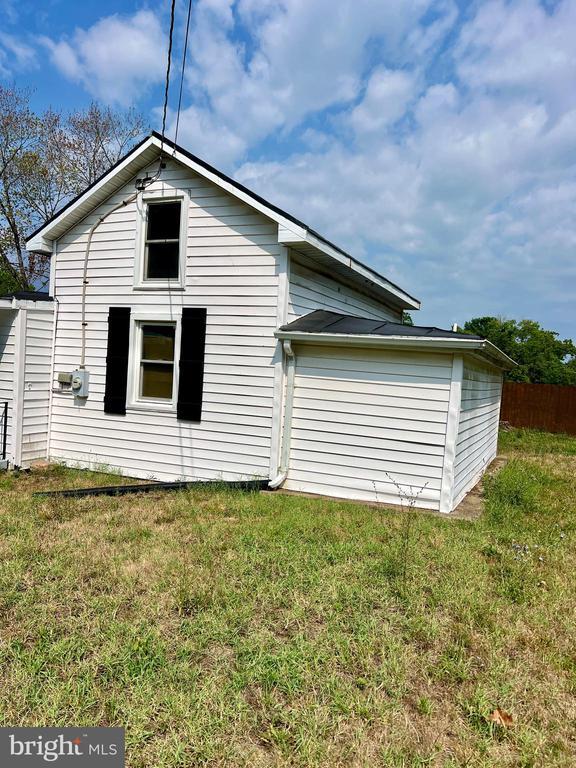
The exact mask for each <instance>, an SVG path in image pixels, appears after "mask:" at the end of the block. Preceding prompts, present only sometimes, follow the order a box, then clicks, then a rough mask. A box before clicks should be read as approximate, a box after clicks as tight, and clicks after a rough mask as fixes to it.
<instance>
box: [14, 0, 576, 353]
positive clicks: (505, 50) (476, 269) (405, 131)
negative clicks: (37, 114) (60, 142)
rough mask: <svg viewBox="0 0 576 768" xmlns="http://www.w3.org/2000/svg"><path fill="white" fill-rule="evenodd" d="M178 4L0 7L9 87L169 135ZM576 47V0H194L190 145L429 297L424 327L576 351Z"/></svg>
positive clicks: (68, 2) (186, 112)
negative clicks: (575, 345)
mask: <svg viewBox="0 0 576 768" xmlns="http://www.w3.org/2000/svg"><path fill="white" fill-rule="evenodd" d="M186 6H187V3H186V4H185V3H184V0H179V2H178V15H177V23H176V32H175V71H174V75H175V77H174V80H173V86H172V90H171V97H170V106H171V109H170V112H169V120H168V124H169V133H172V132H173V130H174V118H175V115H174V107H175V106H176V104H177V85H178V83H177V75H179V68H180V61H181V52H182V43H183V36H184V18H185V12H186ZM168 10H169V8H168V3H167V2H164V3H161V2H156V3H152V2H148V3H146V2H138V1H137V0H116V1H115V2H111V0H100V2H98V3H97V4H95V3H88V2H85V3H77V2H72V0H45V1H42V0H35V1H34V2H32V1H31V0H19V1H18V2H16V1H15V0H0V19H2V22H1V24H2V26H1V27H0V78H1V79H2V80H4V81H6V82H9V83H13V82H15V83H16V84H17V85H22V86H28V87H30V88H32V89H33V90H34V93H33V97H32V100H33V104H34V106H35V107H36V108H38V109H41V108H44V107H47V106H53V107H57V108H62V109H65V110H66V109H73V108H76V107H80V106H83V105H86V104H88V103H89V102H90V100H91V99H94V98H95V99H98V100H99V101H101V102H103V103H107V104H110V105H111V106H115V107H127V106H135V107H136V108H137V109H139V110H141V111H142V112H143V113H144V114H145V116H146V117H147V119H148V120H149V121H150V125H151V126H152V127H155V128H158V127H159V125H160V115H161V105H162V96H163V77H164V71H165V51H166V38H167V29H168V20H169V19H168ZM575 39H576V0H563V1H560V2H546V3H544V2H538V0H509V1H508V2H505V1H504V0H484V1H483V2H455V1H454V0H386V1H385V2H384V0H337V1H335V0H194V3H193V23H192V28H191V37H190V50H189V59H188V66H187V70H186V75H185V84H184V100H183V112H182V115H181V120H180V134H179V142H180V143H182V144H184V145H185V146H187V147H188V148H189V149H190V150H191V151H192V152H194V153H196V154H198V155H200V156H202V157H204V158H205V159H206V160H208V161H209V162H212V163H214V164H215V165H217V166H218V167H220V168H222V169H223V170H226V171H227V172H228V173H232V174H234V175H235V176H236V177H237V178H238V179H239V180H240V181H242V182H243V183H245V184H246V185H247V186H249V187H251V188H253V189H254V190H256V191H257V192H259V193H260V194H262V195H264V196H265V197H267V198H269V199H270V200H271V201H273V202H275V203H276V204H278V205H280V206H282V207H284V208H285V209H286V210H288V211H290V212H292V213H294V214H295V215H297V216H299V217H300V218H302V219H303V220H304V221H306V222H307V223H309V224H310V225H311V226H313V227H314V228H315V229H317V230H319V231H321V232H322V233H323V234H325V235H326V236H328V237H330V238H331V239H333V240H334V241H335V242H337V243H338V244H340V245H342V246H343V247H345V248H347V249H349V250H350V251H351V252H352V253H353V254H354V255H356V256H358V257H359V258H362V259H364V260H365V261H366V262H367V263H369V264H371V265H372V266H374V267H375V268H376V269H378V270H379V271H381V272H382V273H383V274H385V275H386V276H387V277H389V278H390V279H392V280H394V281H395V282H397V283H399V284H400V285H401V286H402V287H404V288H406V290H408V291H409V292H410V293H412V294H413V295H416V296H418V297H419V298H421V299H422V302H423V309H422V311H421V312H420V313H417V314H416V319H417V321H418V322H421V323H431V324H432V323H433V324H436V325H440V326H445V327H446V326H449V325H450V324H451V323H452V322H459V323H463V322H464V321H465V320H466V319H467V318H470V317H473V316H477V315H484V314H497V315H504V316H507V317H514V318H523V317H529V318H532V319H535V320H538V321H540V322H541V323H543V324H544V325H546V326H548V327H550V328H553V329H556V330H558V331H560V332H561V334H562V335H565V336H572V337H573V338H576V313H575V311H574V304H575V299H576V45H574V40H575Z"/></svg>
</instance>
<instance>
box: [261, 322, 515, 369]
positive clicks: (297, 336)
mask: <svg viewBox="0 0 576 768" xmlns="http://www.w3.org/2000/svg"><path fill="white" fill-rule="evenodd" d="M274 335H275V336H276V338H277V339H282V340H284V339H286V340H289V341H294V342H301V343H308V344H329V345H335V346H347V347H392V348H403V349H420V350H424V349H434V350H443V351H449V352H463V353H471V354H473V353H476V354H480V355H481V356H482V358H484V359H486V358H489V359H490V361H491V362H492V364H493V365H497V366H498V367H499V368H506V369H511V368H514V367H515V365H516V363H515V362H514V361H513V360H512V359H511V358H509V357H508V355H506V354H504V352H502V351H501V350H499V349H498V347H495V346H494V344H492V343H491V342H489V341H486V340H484V339H470V340H467V339H438V338H433V337H430V336H376V335H368V334H366V335H363V334H346V333H306V332H303V331H300V332H299V331H276V332H275V333H274Z"/></svg>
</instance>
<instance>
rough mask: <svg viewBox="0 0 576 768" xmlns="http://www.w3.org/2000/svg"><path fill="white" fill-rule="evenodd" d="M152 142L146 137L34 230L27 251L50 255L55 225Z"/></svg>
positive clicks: (71, 214)
mask: <svg viewBox="0 0 576 768" xmlns="http://www.w3.org/2000/svg"><path fill="white" fill-rule="evenodd" d="M154 143H156V142H155V139H154V137H153V136H149V137H148V139H146V141H144V142H142V143H140V144H139V145H137V146H136V147H134V149H133V150H132V152H130V153H129V154H127V155H126V157H125V158H124V159H123V160H121V161H120V162H119V163H118V164H117V165H116V166H114V168H111V169H110V170H109V171H108V173H105V174H104V176H102V177H101V178H100V179H98V181H96V182H95V183H94V184H93V185H92V186H91V187H88V189H87V190H86V191H85V192H84V194H82V195H80V197H78V198H76V200H74V202H73V203H72V204H71V205H69V206H68V207H66V208H64V209H63V210H62V212H61V213H60V215H58V216H56V218H54V219H52V220H51V221H50V222H48V224H46V225H45V226H44V227H42V228H41V229H39V230H38V231H37V232H35V233H34V234H33V235H32V236H31V237H30V238H29V239H28V240H27V241H26V249H27V250H28V251H33V252H40V253H49V254H50V255H51V254H52V240H53V238H51V237H50V233H51V232H52V231H53V230H54V229H55V228H56V227H59V226H60V225H61V224H62V222H63V221H65V220H66V219H67V218H69V217H70V218H71V219H72V220H73V219H74V214H75V213H76V211H77V210H78V208H79V207H80V206H81V205H83V204H84V203H85V202H86V200H87V199H88V198H89V197H91V196H92V195H94V194H95V193H96V192H99V191H100V190H101V189H102V188H103V187H104V186H106V185H107V184H110V182H111V181H112V179H113V178H114V176H116V175H117V174H118V173H121V172H122V171H123V170H125V169H126V167H127V166H129V165H131V164H133V163H136V162H137V159H138V157H139V156H140V155H143V154H144V153H145V152H146V150H147V149H149V148H150V147H151V146H153V144H154ZM146 164H148V163H146ZM112 194H114V193H113V192H112V191H111V192H110V195H107V197H110V196H111V195H112ZM70 226H73V224H71V225H70Z"/></svg>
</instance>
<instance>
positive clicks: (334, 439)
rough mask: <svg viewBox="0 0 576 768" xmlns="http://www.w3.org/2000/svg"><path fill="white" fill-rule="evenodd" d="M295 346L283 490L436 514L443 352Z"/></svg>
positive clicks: (444, 393) (446, 373) (446, 362)
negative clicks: (404, 503)
mask: <svg viewBox="0 0 576 768" xmlns="http://www.w3.org/2000/svg"><path fill="white" fill-rule="evenodd" d="M295 348H296V354H297V367H296V381H295V388H294V411H293V419H292V432H291V450H290V462H289V472H288V479H287V482H286V484H285V487H286V488H287V489H289V490H294V491H307V492H310V493H318V494H325V495H328V496H337V497H342V498H351V499H360V500H366V501H382V502H387V503H394V504H398V503H399V502H400V500H401V498H400V496H401V493H402V494H403V495H404V496H411V495H414V496H417V497H418V498H417V500H416V504H417V505H418V506H420V507H424V508H432V509H438V508H439V501H440V488H441V480H442V462H443V456H444V440H445V433H446V420H447V412H448V399H449V394H450V380H451V373H452V357H451V355H443V354H428V353H414V352H390V351H384V350H370V349H344V348H334V347H332V348H331V347H321V346H308V345H306V346H296V347H295ZM399 488H400V490H399Z"/></svg>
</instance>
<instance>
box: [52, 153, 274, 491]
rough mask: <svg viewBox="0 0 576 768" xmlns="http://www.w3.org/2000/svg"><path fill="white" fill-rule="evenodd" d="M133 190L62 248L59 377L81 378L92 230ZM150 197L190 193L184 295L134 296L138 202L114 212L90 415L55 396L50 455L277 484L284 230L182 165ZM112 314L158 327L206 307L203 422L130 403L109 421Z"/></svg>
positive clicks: (106, 246) (96, 246) (92, 291)
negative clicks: (106, 398) (125, 312)
mask: <svg viewBox="0 0 576 768" xmlns="http://www.w3.org/2000/svg"><path fill="white" fill-rule="evenodd" d="M155 168H156V166H155V167H154V169H153V170H155ZM140 175H142V174H140ZM133 190H134V187H133V184H128V185H127V186H126V187H124V188H123V189H122V190H121V191H120V192H118V193H117V194H115V195H114V196H113V197H112V198H111V199H110V200H109V201H107V202H106V203H105V204H103V205H102V206H100V207H99V208H97V209H96V210H95V211H93V212H92V213H91V214H90V215H89V216H88V217H87V218H86V219H85V220H84V221H83V222H82V223H81V224H79V225H78V226H76V227H74V228H73V229H72V230H71V231H70V232H68V233H67V234H66V235H65V236H63V237H62V238H61V239H60V240H59V242H58V246H57V257H56V267H55V290H56V295H57V296H58V298H59V300H60V313H59V320H58V331H57V338H56V351H55V371H56V373H58V372H59V371H71V370H73V369H74V368H75V367H77V365H78V362H79V339H80V292H81V285H82V279H81V272H82V262H83V258H84V248H85V243H86V236H87V232H88V229H89V227H90V226H91V225H92V224H93V223H94V221H95V220H96V217H97V216H99V215H101V214H102V213H103V212H104V211H106V210H109V209H110V208H111V207H112V206H114V205H116V204H117V203H118V202H120V200H122V199H124V198H125V197H127V196H128V195H130V194H131V193H132V192H133ZM147 191H148V192H152V193H155V192H162V191H163V192H164V193H165V194H167V195H171V194H172V195H175V194H178V193H181V192H184V193H185V194H189V196H190V201H189V204H188V214H187V243H186V248H187V250H186V284H185V290H184V291H181V290H180V291H166V290H164V291H158V292H156V291H145V292H141V291H135V290H134V288H133V276H134V254H135V233H136V216H137V211H136V204H135V203H131V204H129V205H127V206H126V207H125V208H122V209H119V210H118V211H116V212H115V213H113V214H112V215H111V216H110V218H109V219H107V220H106V221H105V222H104V223H103V224H102V225H101V226H100V227H99V228H98V229H97V230H96V232H95V234H94V238H93V244H92V249H91V253H90V260H89V268H88V279H89V284H88V290H87V306H86V310H87V312H86V314H87V321H88V326H87V332H86V335H87V349H86V367H87V368H88V369H89V371H90V395H89V397H88V399H87V400H86V402H85V403H84V404H83V406H82V407H78V406H77V405H75V404H74V399H73V397H72V396H71V395H70V394H63V393H62V394H61V393H57V394H55V395H54V399H53V411H52V430H51V442H50V455H51V456H52V458H54V459H61V460H65V461H69V462H72V463H73V462H81V463H83V464H86V465H90V466H101V465H107V466H110V467H112V468H117V469H119V470H121V471H122V472H124V473H125V474H127V475H133V476H135V477H143V478H148V477H155V478H158V479H161V480H171V479H176V478H186V479H204V478H207V479H210V478H212V479H219V478H222V479H235V478H249V477H268V476H269V463H270V451H271V445H270V442H271V425H272V410H273V382H274V366H273V356H274V351H275V348H276V341H275V339H274V330H275V328H276V315H277V301H278V275H277V264H276V260H277V257H278V254H279V250H280V246H279V245H278V234H277V233H278V227H277V224H275V223H273V222H272V221H270V220H269V219H267V218H265V217H264V216H263V215H261V214H259V213H255V211H254V210H253V209H251V208H249V207H248V206H247V205H245V204H243V203H240V202H238V200H236V199H234V198H233V197H231V196H229V195H228V194H227V193H225V192H223V191H222V190H221V189H219V188H218V187H216V186H215V185H213V184H212V183H210V182H208V181H206V180H205V179H202V178H201V177H199V176H197V175H195V174H193V173H192V172H191V171H188V170H187V169H185V168H183V167H182V166H180V165H179V164H176V163H174V162H169V163H168V167H167V169H166V170H165V171H163V172H162V177H161V180H159V181H157V182H155V183H154V184H153V185H152V186H151V187H150V188H149V189H148V190H147ZM110 306H130V307H131V309H132V313H133V315H136V314H137V316H138V317H139V318H143V317H146V316H149V319H150V321H153V320H154V315H155V314H157V315H158V316H160V315H161V316H162V319H163V320H165V319H167V318H166V316H167V315H168V319H173V320H176V319H177V317H178V314H179V312H181V309H182V308H183V307H195V306H198V307H206V308H207V311H208V316H207V336H206V357H205V372H204V397H203V408H202V421H201V423H200V424H192V423H190V422H186V421H181V420H178V419H177V417H176V414H175V413H163V412H157V411H155V410H154V409H153V408H151V409H150V410H144V411H136V410H131V409H130V406H128V412H127V414H126V416H113V415H108V414H105V413H104V411H103V394H104V382H105V375H106V347H107V316H108V308H109V307H110Z"/></svg>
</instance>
